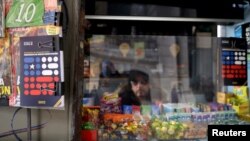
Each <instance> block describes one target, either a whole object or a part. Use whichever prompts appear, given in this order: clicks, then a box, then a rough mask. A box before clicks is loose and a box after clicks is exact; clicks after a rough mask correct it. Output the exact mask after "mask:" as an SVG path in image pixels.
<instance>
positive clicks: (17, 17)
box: [6, 0, 44, 27]
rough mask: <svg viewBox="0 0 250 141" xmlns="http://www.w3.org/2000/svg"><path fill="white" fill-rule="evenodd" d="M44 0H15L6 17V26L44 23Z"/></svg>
mask: <svg viewBox="0 0 250 141" xmlns="http://www.w3.org/2000/svg"><path fill="white" fill-rule="evenodd" d="M43 15H44V3H43V1H42V0H14V1H13V3H12V5H11V8H10V10H9V12H8V14H7V17H6V27H25V26H38V25H43Z"/></svg>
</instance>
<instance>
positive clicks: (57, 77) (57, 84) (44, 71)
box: [20, 35, 64, 108]
mask: <svg viewBox="0 0 250 141" xmlns="http://www.w3.org/2000/svg"><path fill="white" fill-rule="evenodd" d="M20 70H21V74H20V90H21V95H20V98H21V106H32V107H34V106H35V107H53V108H61V107H60V106H64V104H62V97H61V96H62V90H61V89H62V87H61V82H63V81H64V71H63V56H62V52H61V51H60V48H59V36H58V35H56V36H49V35H46V36H30V37H21V38H20Z"/></svg>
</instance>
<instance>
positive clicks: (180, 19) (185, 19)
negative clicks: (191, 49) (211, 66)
mask: <svg viewBox="0 0 250 141" xmlns="http://www.w3.org/2000/svg"><path fill="white" fill-rule="evenodd" d="M85 18H86V19H88V20H127V21H170V22H171V21H172V22H214V23H239V22H242V19H216V18H188V17H149V16H106V15H85Z"/></svg>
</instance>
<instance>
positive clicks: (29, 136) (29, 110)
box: [27, 108, 31, 141]
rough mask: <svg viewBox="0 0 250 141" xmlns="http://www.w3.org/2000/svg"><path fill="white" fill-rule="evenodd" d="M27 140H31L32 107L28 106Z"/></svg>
mask: <svg viewBox="0 0 250 141" xmlns="http://www.w3.org/2000/svg"><path fill="white" fill-rule="evenodd" d="M27 141H31V109H30V108H27Z"/></svg>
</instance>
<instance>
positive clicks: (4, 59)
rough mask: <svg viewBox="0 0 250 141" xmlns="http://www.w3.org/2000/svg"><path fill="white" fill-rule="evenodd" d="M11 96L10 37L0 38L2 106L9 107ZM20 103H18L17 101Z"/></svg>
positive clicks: (0, 101)
mask: <svg viewBox="0 0 250 141" xmlns="http://www.w3.org/2000/svg"><path fill="white" fill-rule="evenodd" d="M10 95H11V56H10V46H9V36H8V34H7V33H6V37H5V38H0V106H8V105H9V96H10ZM17 103H18V101H17Z"/></svg>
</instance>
